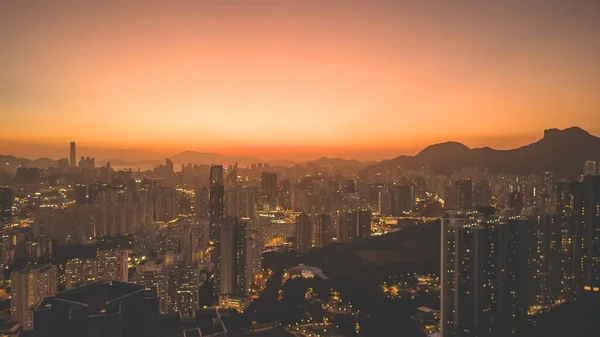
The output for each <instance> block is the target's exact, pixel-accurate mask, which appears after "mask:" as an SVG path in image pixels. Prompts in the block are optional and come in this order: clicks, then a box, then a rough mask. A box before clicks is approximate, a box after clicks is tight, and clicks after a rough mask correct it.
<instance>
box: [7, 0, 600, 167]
mask: <svg viewBox="0 0 600 337" xmlns="http://www.w3.org/2000/svg"><path fill="white" fill-rule="evenodd" d="M599 18H600V1H598V0H564V1H556V0H502V1H491V0H490V1H479V0H477V1H476V0H455V1H447V0H420V1H413V0H388V1H377V0H368V1H366V0H360V1H358V0H322V1H314V0H270V1H266V0H256V1H251V0H229V1H224V0H214V1H199V0H196V1H169V2H166V1H58V0H54V1H47V0H40V1H13V0H0V117H1V122H0V127H1V129H2V132H1V134H0V153H3V154H13V155H18V156H27V157H39V156H50V157H66V156H67V153H68V142H69V141H71V140H75V141H77V142H78V144H79V146H80V149H81V148H85V151H83V152H85V153H82V151H79V154H81V155H94V156H97V157H100V158H114V157H130V158H135V159H139V158H155V157H157V156H163V155H170V154H174V153H176V152H179V151H183V150H197V151H205V152H218V153H222V154H229V155H241V154H245V155H251V156H256V157H259V158H263V159H272V158H291V159H309V158H317V157H321V156H324V155H325V156H341V157H353V158H357V159H368V160H374V159H381V158H384V157H387V158H389V157H395V156H397V155H400V154H405V153H406V154H412V153H415V152H417V151H418V150H420V149H422V148H423V147H424V146H426V145H429V144H431V143H434V142H441V141H446V140H457V141H461V142H463V143H465V144H466V145H468V146H472V147H476V146H488V145H489V146H492V147H496V148H511V147H516V146H519V145H523V144H525V143H528V142H532V141H535V140H537V139H539V138H541V136H542V131H543V129H545V128H554V127H556V128H565V127H570V126H573V125H578V126H580V127H582V128H584V129H586V130H588V131H589V132H591V133H594V134H600V91H599V88H600V62H599V60H600V19H599ZM114 149H125V150H121V151H118V150H114ZM133 150H136V151H133Z"/></svg>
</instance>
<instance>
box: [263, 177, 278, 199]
mask: <svg viewBox="0 0 600 337" xmlns="http://www.w3.org/2000/svg"><path fill="white" fill-rule="evenodd" d="M260 187H261V190H262V191H263V192H264V193H265V194H266V195H267V196H268V197H269V198H270V199H274V198H275V197H277V187H278V186H277V173H273V172H263V173H262V174H261V175H260Z"/></svg>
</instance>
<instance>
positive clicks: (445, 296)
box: [441, 214, 540, 337]
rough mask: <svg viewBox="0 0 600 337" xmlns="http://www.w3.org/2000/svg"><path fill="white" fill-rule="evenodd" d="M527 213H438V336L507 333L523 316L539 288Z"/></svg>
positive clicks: (513, 330)
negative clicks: (503, 215)
mask: <svg viewBox="0 0 600 337" xmlns="http://www.w3.org/2000/svg"><path fill="white" fill-rule="evenodd" d="M533 229H534V226H533V225H532V223H531V222H530V220H528V219H520V218H519V219H510V220H508V221H504V220H499V219H495V218H484V217H483V216H482V215H479V214H475V215H473V214H466V215H465V214H453V215H451V216H447V217H444V218H442V227H441V231H442V234H441V235H442V238H441V239H442V240H441V241H442V247H441V254H442V256H441V261H442V265H441V322H442V336H443V337H448V336H486V335H493V336H509V335H512V334H516V333H518V332H519V331H520V330H521V329H522V328H523V327H524V325H525V324H526V322H527V312H528V309H529V306H530V305H531V304H534V303H535V302H536V300H537V299H536V297H535V296H532V295H535V294H533V293H532V291H533V290H536V288H537V289H539V283H538V282H539V280H538V279H537V276H538V275H539V271H540V269H539V267H538V265H537V261H538V260H539V252H538V251H537V246H536V243H537V242H535V240H532V239H534V238H535V236H533V234H534V232H533Z"/></svg>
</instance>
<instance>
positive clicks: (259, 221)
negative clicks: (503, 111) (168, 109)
mask: <svg viewBox="0 0 600 337" xmlns="http://www.w3.org/2000/svg"><path fill="white" fill-rule="evenodd" d="M346 164H347V163H346ZM346 164H345V163H344V162H339V161H338V162H335V163H328V162H327V160H323V161H321V162H320V163H314V162H313V163H308V164H295V165H289V166H283V165H273V166H271V165H269V164H267V163H256V164H252V165H249V166H246V167H241V166H238V164H237V163H235V164H231V165H193V164H191V163H190V164H182V165H181V169H180V170H177V169H175V167H174V164H173V162H172V161H171V160H169V159H166V161H165V164H163V165H160V166H157V167H154V168H153V169H152V170H148V171H141V170H131V169H115V168H113V167H111V165H110V163H106V164H105V165H104V166H102V167H96V164H95V159H94V158H87V157H86V158H84V157H82V158H81V160H79V161H77V160H76V145H75V143H71V147H70V158H69V159H67V158H64V159H59V160H56V161H53V162H51V163H50V164H49V165H48V166H47V167H37V166H35V165H29V166H28V165H25V164H23V165H19V166H17V167H13V166H9V165H7V166H6V167H3V168H1V170H2V174H0V179H2V181H0V184H1V185H2V186H3V187H0V222H1V223H2V229H1V233H0V235H1V236H0V263H1V264H2V267H3V270H4V278H3V281H2V285H1V287H2V288H1V291H0V295H1V296H2V298H3V299H4V302H6V303H7V305H6V306H5V307H4V314H5V316H6V319H5V321H4V322H3V323H2V327H0V333H2V334H4V335H7V336H19V335H20V334H24V335H31V336H48V337H51V336H82V335H86V334H88V333H90V332H91V331H102V332H103V333H104V334H105V335H111V336H112V335H114V336H182V335H183V336H210V335H215V334H219V333H229V334H230V335H232V336H235V335H236V334H240V335H242V334H243V335H248V336H252V335H256V336H262V335H263V334H264V335H265V336H271V335H272V336H288V335H297V336H298V335H306V336H316V335H322V336H328V335H329V336H332V335H336V334H337V335H339V331H338V330H336V328H337V326H336V325H335V324H334V323H332V320H331V319H330V318H327V317H325V316H324V317H323V318H322V319H321V320H319V321H314V319H313V318H312V317H311V319H310V320H307V321H304V319H300V318H292V319H289V320H285V321H286V322H288V323H292V322H296V323H295V325H292V324H289V326H287V325H285V324H282V323H281V321H269V322H256V321H254V322H252V321H250V320H249V319H248V317H252V316H245V315H244V311H245V310H246V309H248V308H249V307H251V308H252V307H253V305H252V302H253V301H254V300H257V299H258V298H260V297H261V291H263V290H264V289H265V287H266V286H268V282H269V281H268V280H269V279H270V278H271V277H274V276H273V272H272V271H271V270H269V269H267V268H266V267H265V266H264V265H263V262H264V261H263V256H264V254H265V253H268V252H270V253H282V252H283V253H285V252H296V254H299V255H298V256H301V255H302V254H309V253H311V252H314V251H315V249H320V248H325V247H330V246H331V245H336V244H352V243H358V244H360V243H361V242H367V240H370V238H371V237H372V236H381V235H385V234H390V233H395V232H399V231H402V230H403V229H406V228H408V227H415V226H416V227H418V226H420V225H423V224H426V223H439V219H440V218H441V231H440V232H441V247H439V248H440V249H441V261H440V262H439V263H440V265H441V268H440V271H439V275H427V276H418V277H416V276H412V275H413V274H410V275H411V276H410V277H408V276H402V277H400V278H395V279H392V277H391V276H390V279H389V280H388V281H386V282H385V283H383V284H382V285H381V286H380V287H381V289H382V295H384V297H385V298H388V299H389V300H390V301H392V300H398V299H401V298H406V297H409V298H413V299H414V297H415V295H418V294H421V293H424V292H431V293H434V294H440V305H439V308H438V307H435V308H428V307H420V308H418V310H417V311H416V312H415V314H414V319H415V321H416V322H417V325H418V326H421V327H422V330H423V334H430V335H435V334H440V333H441V334H442V335H443V336H444V337H446V336H505V335H518V334H519V333H522V332H523V331H529V330H528V329H530V328H531V327H532V326H535V321H536V317H537V316H538V315H542V314H544V313H546V312H549V311H551V310H553V308H555V307H557V306H561V305H562V304H565V303H570V302H573V301H576V300H578V299H579V298H581V297H582V296H587V294H590V293H591V294H593V293H600V290H599V289H600V239H598V238H599V237H600V235H599V234H598V233H600V176H599V172H598V167H597V163H596V162H594V161H588V162H586V163H585V164H584V172H583V174H582V175H581V177H579V178H575V179H571V178H572V177H560V178H557V177H555V175H554V174H553V173H551V172H546V173H543V174H531V175H526V176H523V175H517V174H503V173H495V172H490V171H488V170H484V169H480V168H477V167H468V168H463V169H461V170H459V171H456V172H452V173H450V174H440V173H436V172H433V171H432V170H430V169H429V168H426V167H424V168H421V169H419V170H407V169H403V168H402V167H396V168H395V169H386V170H376V169H372V168H370V167H368V166H356V165H355V166H345V165H346ZM566 178H569V179H566ZM385 254H386V253H385V251H383V252H375V253H373V252H368V251H360V252H359V253H357V255H358V256H359V257H360V258H362V259H363V260H364V261H367V262H369V263H375V264H377V263H381V264H385V263H387V261H391V262H394V261H393V258H392V257H390V256H387V257H386V256H383V255H385ZM391 262H390V263H391ZM276 277H279V278H281V279H282V280H280V281H278V282H283V283H286V281H287V280H288V279H295V278H300V279H315V278H318V279H320V280H328V277H327V276H326V275H325V273H323V271H322V270H321V269H319V268H317V267H314V266H308V265H303V264H300V265H298V266H296V267H293V268H289V269H286V270H285V272H284V273H283V274H276ZM290 287H293V285H291V286H288V291H289V289H291V288H290ZM309 289H311V292H310V296H309V295H306V296H305V297H306V300H308V301H309V302H310V303H312V304H313V305H314V304H315V303H323V304H322V305H321V304H319V308H320V307H322V308H323V310H325V311H329V312H331V313H333V314H340V315H344V314H347V313H350V314H352V315H353V316H358V311H357V310H353V309H352V306H351V305H348V304H343V303H342V302H341V301H340V300H339V293H338V292H337V291H334V290H331V291H328V293H329V292H331V293H332V294H335V296H333V295H331V294H328V295H327V297H325V298H320V297H318V296H317V295H316V294H313V292H312V288H309ZM279 292H280V295H279V297H280V299H281V296H282V295H281V292H282V290H281V289H280V290H279ZM332 296H333V297H332ZM436 296H437V295H436ZM310 303H309V304H310ZM438 309H439V310H438ZM319 310H321V309H319ZM352 322H353V323H352V324H356V329H355V330H356V331H355V333H360V329H359V325H358V319H357V318H355V319H354V321H352ZM298 323H300V325H298ZM327 331H329V333H326V332H327Z"/></svg>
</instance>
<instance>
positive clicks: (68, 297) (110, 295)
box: [55, 282, 145, 315]
mask: <svg viewBox="0 0 600 337" xmlns="http://www.w3.org/2000/svg"><path fill="white" fill-rule="evenodd" d="M144 289H145V287H143V286H140V285H135V284H130V283H121V282H101V283H99V282H97V283H90V284H86V285H83V286H80V287H76V288H73V289H70V290H67V291H65V292H63V293H60V294H58V295H57V296H56V297H55V298H57V299H62V300H65V301H69V302H74V303H78V304H81V305H84V306H86V307H87V314H88V315H89V314H99V313H102V312H103V310H106V308H107V303H108V302H110V301H113V300H115V299H118V298H121V297H123V296H127V295H130V294H133V293H135V292H138V291H143V290H144Z"/></svg>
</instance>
